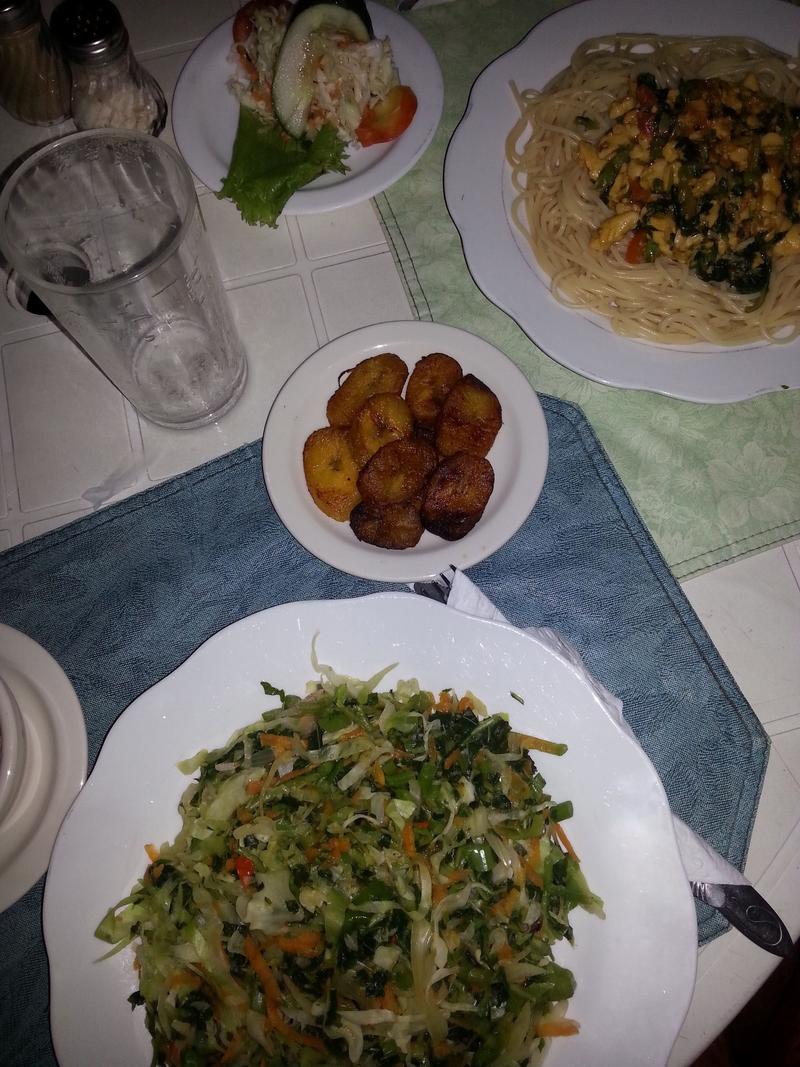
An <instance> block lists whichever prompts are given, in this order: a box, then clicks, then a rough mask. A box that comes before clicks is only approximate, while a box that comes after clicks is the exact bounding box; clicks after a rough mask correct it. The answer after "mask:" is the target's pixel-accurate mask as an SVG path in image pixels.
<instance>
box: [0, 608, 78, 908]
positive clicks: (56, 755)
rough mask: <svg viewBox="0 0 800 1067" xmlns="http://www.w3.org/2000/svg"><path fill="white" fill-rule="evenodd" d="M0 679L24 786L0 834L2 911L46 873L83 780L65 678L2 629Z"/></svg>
mask: <svg viewBox="0 0 800 1067" xmlns="http://www.w3.org/2000/svg"><path fill="white" fill-rule="evenodd" d="M0 676H1V677H2V679H3V681H4V682H5V683H6V685H7V686H8V688H9V689H10V690H11V692H12V693H13V694H14V697H15V699H16V701H17V704H18V705H19V710H20V712H21V714H22V720H23V723H24V726H25V741H26V753H25V769H24V772H23V774H24V777H23V781H22V784H21V785H20V789H19V792H18V793H17V795H16V798H15V799H14V803H13V806H12V807H11V810H10V811H9V813H8V815H7V816H6V818H5V819H4V820H3V827H2V831H0V911H3V910H4V909H5V908H8V907H10V906H11V905H12V904H13V903H14V902H15V901H16V900H19V898H20V897H21V896H22V895H23V894H24V893H27V891H28V890H29V889H30V888H31V886H32V885H34V884H35V883H36V882H37V881H38V880H39V879H40V878H41V876H42V875H43V874H44V872H45V871H46V870H47V865H48V863H49V862H50V851H51V849H52V847H53V842H54V841H55V839H56V834H57V833H58V828H59V827H60V825H61V820H62V819H63V818H64V816H65V815H66V813H67V809H68V808H69V806H70V804H71V803H72V801H73V800H74V799H75V796H76V794H77V793H78V791H79V790H80V788H81V786H82V785H83V782H84V779H85V777H86V758H87V757H86V725H85V723H84V721H83V712H82V711H81V706H80V704H79V703H78V698H77V696H76V695H75V690H74V689H73V688H72V685H71V684H70V681H69V679H68V678H67V676H66V674H64V672H63V670H62V669H61V667H59V665H58V664H57V663H56V661H55V660H54V659H53V657H52V656H51V655H50V653H49V652H46V651H45V649H43V648H42V646H41V645H38V644H37V643H36V642H35V641H33V640H31V638H30V637H28V636H27V634H23V633H21V632H20V631H19V630H14V629H12V628H11V627H10V626H4V625H3V624H0Z"/></svg>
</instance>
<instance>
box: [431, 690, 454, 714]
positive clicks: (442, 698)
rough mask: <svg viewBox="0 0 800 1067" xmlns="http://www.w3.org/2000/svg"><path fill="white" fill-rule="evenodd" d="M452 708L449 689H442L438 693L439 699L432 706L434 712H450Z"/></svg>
mask: <svg viewBox="0 0 800 1067" xmlns="http://www.w3.org/2000/svg"><path fill="white" fill-rule="evenodd" d="M452 706H453V701H452V698H451V696H450V690H449V689H443V690H442V691H441V692H440V693H439V699H438V700H437V701H436V703H435V704H434V705H433V707H434V710H435V711H450V710H451V709H452Z"/></svg>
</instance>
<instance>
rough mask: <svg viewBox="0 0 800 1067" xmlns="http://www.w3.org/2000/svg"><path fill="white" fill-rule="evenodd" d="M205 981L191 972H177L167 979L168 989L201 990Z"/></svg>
mask: <svg viewBox="0 0 800 1067" xmlns="http://www.w3.org/2000/svg"><path fill="white" fill-rule="evenodd" d="M202 984H203V980H202V979H201V978H199V977H198V976H197V975H196V974H192V972H191V971H175V973H174V974H171V975H170V976H169V978H168V979H167V988H168V989H199V988H200V986H201V985H202Z"/></svg>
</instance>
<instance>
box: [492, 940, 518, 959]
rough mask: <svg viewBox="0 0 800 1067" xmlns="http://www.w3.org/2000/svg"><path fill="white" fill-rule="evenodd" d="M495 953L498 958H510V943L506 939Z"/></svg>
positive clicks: (511, 951) (512, 953) (511, 950)
mask: <svg viewBox="0 0 800 1067" xmlns="http://www.w3.org/2000/svg"><path fill="white" fill-rule="evenodd" d="M495 955H496V956H497V958H498V959H499V960H510V959H511V957H512V956H513V955H514V950H513V948H512V947H511V945H509V943H508V941H504V942H503V944H502V945H500V946H499V947H498V949H497V952H496V953H495Z"/></svg>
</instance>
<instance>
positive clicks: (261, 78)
mask: <svg viewBox="0 0 800 1067" xmlns="http://www.w3.org/2000/svg"><path fill="white" fill-rule="evenodd" d="M290 13H291V6H290V5H279V6H275V7H260V8H256V9H255V10H254V12H253V14H252V21H253V32H252V33H251V34H250V36H249V38H248V40H246V41H245V42H243V43H242V47H244V49H245V51H246V53H247V55H248V57H249V59H250V62H251V63H252V66H253V68H254V69H255V71H256V72H257V81H256V82H255V83H253V82H251V81H248V80H243V79H242V78H235V79H234V80H233V81H232V82H231V88H232V89H233V91H234V93H235V94H236V96H237V97H238V99H239V101H240V102H241V103H243V104H244V105H245V106H247V107H249V108H251V109H252V110H254V111H257V112H258V113H259V114H260V115H261V117H262V118H264V119H266V120H267V121H268V122H274V121H275V119H274V114H273V110H272V95H271V86H272V80H273V77H274V74H275V65H276V62H277V58H278V52H279V51H280V46H281V42H282V41H283V37H284V34H285V33H286V26H287V24H288V21H289V15H290ZM314 36H315V41H316V44H317V46H318V49H319V52H320V55H319V60H318V62H317V64H316V66H315V70H314V91H313V97H312V102H311V109H310V111H309V116H308V124H307V125H308V129H307V135H308V136H309V137H312V138H313V136H314V134H315V133H316V132H317V131H318V130H319V129H320V128H321V127H322V126H323V125H325V124H328V125H330V126H333V127H334V129H335V130H336V133H337V134H338V136H339V138H340V139H341V140H342V141H344V142H345V143H346V144H351V143H354V142H355V141H356V129H357V128H358V125H359V123H360V122H361V119H362V117H363V115H364V112H365V110H366V109H367V108H368V107H372V106H374V105H375V104H376V103H377V102H378V101H379V100H381V99H383V98H384V97H385V96H386V94H387V93H388V92H389V90H390V89H391V88H393V87H394V86H395V85H399V84H400V79H399V77H398V74H397V69H396V67H395V64H394V59H393V57H392V49H391V45H390V43H389V38H388V37H384V38H375V39H373V40H370V41H365V42H359V41H355V40H353V38H352V37H350V36H349V35H348V34H346V33H338V32H331V31H330V30H322V31H320V32H318V33H316V34H315V35H314Z"/></svg>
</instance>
